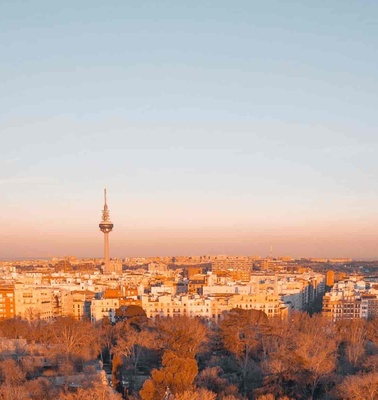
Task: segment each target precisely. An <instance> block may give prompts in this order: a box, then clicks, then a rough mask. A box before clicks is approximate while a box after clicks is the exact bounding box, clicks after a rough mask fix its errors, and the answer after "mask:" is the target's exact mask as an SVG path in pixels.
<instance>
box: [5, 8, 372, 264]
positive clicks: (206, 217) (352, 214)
mask: <svg viewBox="0 0 378 400" xmlns="http://www.w3.org/2000/svg"><path fill="white" fill-rule="evenodd" d="M377 16H378V3H376V2H372V1H366V2H364V3H363V4H358V3H356V2H353V1H345V2H342V3H337V2H331V3H329V2H328V3H326V2H324V3H323V2H318V3H314V2H310V1H303V2H300V3H295V2H294V3H290V2H289V3H286V4H284V3H282V2H279V1H270V2H250V1H240V2H238V3H235V4H231V3H229V2H226V1H223V0H220V1H216V2H215V1H209V2H205V3H204V2H202V1H201V2H199V1H193V2H190V3H187V4H178V3H172V2H165V1H163V2H159V3H156V2H152V1H141V2H138V3H129V2H110V3H106V4H105V3H103V2H99V1H96V0H95V1H91V2H89V1H82V2H80V3H77V2H73V1H70V0H68V1H67V2H64V3H59V4H58V3H53V2H48V1H42V0H41V1H37V2H33V3H23V2H19V1H13V2H2V3H1V4H0V22H1V23H0V46H1V52H2V63H1V64H0V83H1V87H2V93H1V96H0V106H1V107H0V109H1V111H0V132H1V137H2V146H1V149H0V155H1V157H0V165H1V169H0V188H1V197H0V207H1V210H2V214H3V217H2V222H3V229H2V231H1V233H0V243H1V248H0V258H1V259H10V258H29V257H34V255H36V254H38V255H45V256H44V257H51V256H63V255H76V256H78V257H81V256H84V255H88V254H91V255H92V256H93V257H101V256H102V252H103V234H102V233H101V232H100V231H99V228H98V223H99V222H100V219H101V210H102V207H103V197H102V195H103V188H104V187H105V186H106V187H107V190H108V203H109V208H110V217H111V219H112V221H113V223H114V230H113V232H112V233H111V234H110V255H111V257H122V258H123V257H133V256H150V255H157V256H158V255H159V254H160V255H179V254H188V255H194V254H234V255H236V254H239V255H246V254H250V255H252V254H258V255H261V256H266V255H268V254H269V252H270V246H273V255H290V256H293V257H302V256H303V257H329V258H331V257H351V258H353V259H359V258H364V259H374V258H376V259H378V247H377V245H376V244H377V243H378V230H377V226H378V224H377V222H378V214H377V204H378V192H377V189H376V177H377V173H378V159H377V157H376V154H377V151H378V136H377V134H376V127H377V122H378V121H377V120H378V114H377V112H376V105H377V104H378V71H377V68H376V66H377V62H378V53H377V47H376V37H377V34H378V23H377V22H378V21H377V19H378V17H377Z"/></svg>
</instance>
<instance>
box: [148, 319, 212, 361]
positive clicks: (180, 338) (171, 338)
mask: <svg viewBox="0 0 378 400" xmlns="http://www.w3.org/2000/svg"><path fill="white" fill-rule="evenodd" d="M156 329H157V333H158V341H159V343H160V344H161V346H162V348H163V349H165V350H171V351H172V352H174V353H176V354H177V355H178V356H179V357H182V358H193V357H195V356H196V354H197V353H198V352H199V351H200V349H201V348H202V347H203V346H204V344H205V343H206V342H207V328H206V326H205V324H204V323H203V322H202V321H201V320H200V319H199V318H189V317H175V318H169V317H167V318H157V319H156Z"/></svg>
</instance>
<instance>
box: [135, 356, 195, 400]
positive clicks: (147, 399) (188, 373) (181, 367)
mask: <svg viewBox="0 0 378 400" xmlns="http://www.w3.org/2000/svg"><path fill="white" fill-rule="evenodd" d="M162 364H163V367H162V368H161V369H160V370H157V369H155V370H153V371H152V374H151V379H148V380H147V381H145V382H144V385H143V388H142V389H141V391H140V392H139V394H140V396H141V398H142V400H155V399H159V398H162V397H163V395H164V393H165V391H166V388H169V389H170V391H171V392H172V393H173V394H178V393H183V392H185V391H186V390H191V389H192V386H193V381H194V378H195V376H196V375H197V372H198V367H197V363H196V361H195V360H194V359H193V358H182V357H179V356H177V355H176V354H175V353H173V352H172V351H166V352H165V353H164V355H163V360H162Z"/></svg>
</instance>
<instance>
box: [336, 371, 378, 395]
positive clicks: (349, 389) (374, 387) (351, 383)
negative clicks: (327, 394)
mask: <svg viewBox="0 0 378 400" xmlns="http://www.w3.org/2000/svg"><path fill="white" fill-rule="evenodd" d="M338 395H339V398H340V399H343V400H376V399H377V398H378V374H377V373H372V374H365V375H354V376H353V375H350V376H347V377H346V378H345V379H344V381H343V382H342V383H341V384H340V385H339V387H338Z"/></svg>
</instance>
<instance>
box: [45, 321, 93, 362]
mask: <svg viewBox="0 0 378 400" xmlns="http://www.w3.org/2000/svg"><path fill="white" fill-rule="evenodd" d="M49 329H50V332H51V336H52V339H51V342H52V343H53V344H54V349H55V352H57V353H60V354H63V355H64V357H65V360H66V362H68V361H69V360H70V359H71V358H81V359H84V360H85V359H87V360H88V359H91V358H94V357H96V356H97V354H98V352H99V343H98V341H97V340H96V335H95V332H94V330H93V328H92V326H91V324H90V323H89V322H86V321H77V320H75V319H74V318H73V317H61V318H58V319H57V320H56V322H55V323H53V324H51V325H49Z"/></svg>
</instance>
